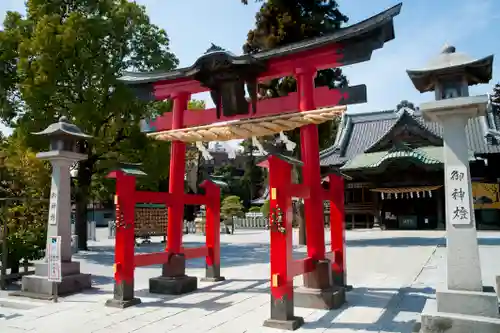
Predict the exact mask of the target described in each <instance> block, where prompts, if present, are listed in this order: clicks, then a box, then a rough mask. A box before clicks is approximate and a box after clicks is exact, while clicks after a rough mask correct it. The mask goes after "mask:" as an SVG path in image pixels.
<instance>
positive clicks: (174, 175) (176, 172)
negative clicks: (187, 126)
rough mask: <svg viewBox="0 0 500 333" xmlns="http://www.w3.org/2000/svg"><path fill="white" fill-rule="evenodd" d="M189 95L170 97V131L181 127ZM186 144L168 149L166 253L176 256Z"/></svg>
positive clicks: (180, 226) (176, 142) (180, 224)
mask: <svg viewBox="0 0 500 333" xmlns="http://www.w3.org/2000/svg"><path fill="white" fill-rule="evenodd" d="M189 98H190V94H188V93H178V94H176V95H174V96H172V99H173V101H174V106H173V114H172V129H180V128H182V127H183V118H184V111H185V110H186V109H187V106H188V102H189ZM185 165H186V144H185V143H184V142H181V141H173V142H172V146H171V149H170V175H169V176H170V177H169V178H170V179H169V192H170V193H171V194H173V196H172V203H171V204H170V206H169V207H168V224H167V230H166V231H167V251H168V252H170V253H171V254H178V253H180V252H181V247H182V224H183V218H184V202H183V201H182V198H183V194H184V173H185V168H186V166H185Z"/></svg>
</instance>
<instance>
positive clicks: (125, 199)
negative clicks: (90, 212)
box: [106, 170, 141, 308]
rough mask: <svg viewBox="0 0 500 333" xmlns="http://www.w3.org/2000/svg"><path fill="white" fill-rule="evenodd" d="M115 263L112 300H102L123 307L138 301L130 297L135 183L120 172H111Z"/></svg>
mask: <svg viewBox="0 0 500 333" xmlns="http://www.w3.org/2000/svg"><path fill="white" fill-rule="evenodd" d="M115 176H116V194H115V227H116V245H115V264H114V267H113V269H114V278H115V285H114V293H113V299H110V300H108V301H107V302H106V305H107V306H111V307H118V308H126V307H129V306H132V305H136V304H139V303H141V300H140V299H139V298H135V297H134V269H135V266H134V254H135V253H134V249H135V236H134V229H135V228H134V226H135V201H134V193H135V185H136V179H135V177H134V176H130V175H126V174H125V173H123V172H122V171H119V170H118V171H115Z"/></svg>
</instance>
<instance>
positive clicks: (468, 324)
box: [420, 299, 500, 333]
mask: <svg viewBox="0 0 500 333" xmlns="http://www.w3.org/2000/svg"><path fill="white" fill-rule="evenodd" d="M421 321H422V322H421V325H420V333H442V332H446V333H476V332H477V333H479V332H481V333H498V332H500V318H490V317H481V316H471V315H464V314H455V313H446V312H439V311H438V310H437V302H436V300H433V299H429V300H427V302H426V304H425V307H424V309H423V310H422V318H421Z"/></svg>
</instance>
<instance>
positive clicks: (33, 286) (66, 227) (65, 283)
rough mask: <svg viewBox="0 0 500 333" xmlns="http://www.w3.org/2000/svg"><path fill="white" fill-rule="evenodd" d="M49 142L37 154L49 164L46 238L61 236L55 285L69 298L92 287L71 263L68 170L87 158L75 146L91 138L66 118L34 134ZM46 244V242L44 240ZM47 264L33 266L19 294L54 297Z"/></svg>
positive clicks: (58, 290) (69, 184)
mask: <svg viewBox="0 0 500 333" xmlns="http://www.w3.org/2000/svg"><path fill="white" fill-rule="evenodd" d="M33 134H34V135H39V136H46V137H48V138H49V139H50V150H49V151H45V152H40V153H38V154H37V157H38V158H39V159H42V160H48V161H50V163H51V164H52V185H51V188H50V202H49V205H50V206H49V214H48V227H47V237H48V238H49V237H51V236H61V245H60V246H61V272H62V282H59V283H58V286H57V289H56V290H57V292H58V294H71V293H74V292H78V291H81V290H84V289H88V288H90V287H91V279H90V274H82V273H80V263H79V262H73V261H72V260H71V256H72V251H71V175H70V167H71V166H72V165H73V164H74V163H75V162H78V161H81V160H84V159H86V158H87V155H85V154H81V153H78V152H77V142H78V141H79V140H84V139H88V138H91V136H89V135H87V134H84V133H83V132H82V131H81V130H80V129H79V128H78V127H77V126H75V125H73V124H71V123H70V122H69V121H68V119H67V118H66V117H61V118H60V119H59V121H58V122H57V123H53V124H51V125H49V126H48V127H47V128H46V129H45V130H43V131H41V132H38V133H33ZM47 241H48V239H47ZM47 277H48V263H47V259H45V260H44V261H43V262H41V263H37V264H36V268H35V275H31V276H24V277H23V281H22V292H24V293H26V294H27V295H29V294H38V295H45V296H47V297H50V296H51V295H53V293H54V290H53V287H54V286H53V283H52V282H49V281H48V280H47Z"/></svg>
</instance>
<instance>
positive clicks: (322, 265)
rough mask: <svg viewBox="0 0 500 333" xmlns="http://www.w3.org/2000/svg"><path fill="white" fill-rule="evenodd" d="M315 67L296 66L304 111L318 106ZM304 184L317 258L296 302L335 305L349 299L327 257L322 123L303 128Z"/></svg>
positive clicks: (311, 252) (311, 251)
mask: <svg viewBox="0 0 500 333" xmlns="http://www.w3.org/2000/svg"><path fill="white" fill-rule="evenodd" d="M316 73H317V71H316V69H315V68H314V67H305V68H300V69H297V70H296V77H297V91H298V93H299V94H298V95H299V109H300V111H310V110H314V109H316V107H315V103H314V78H315V77H316ZM300 143H301V157H302V162H303V163H304V165H303V168H302V177H303V184H304V185H305V186H307V187H309V188H310V195H309V197H308V198H307V199H304V211H305V212H304V213H305V226H306V239H307V255H308V257H310V258H312V259H313V260H314V262H315V266H316V268H315V270H314V271H312V272H310V273H306V274H304V287H302V288H297V290H296V297H295V299H296V302H295V303H296V305H297V306H302V307H308V308H318V309H334V308H338V307H340V306H342V304H344V302H345V290H344V289H343V288H341V287H339V286H335V285H334V284H333V280H332V271H331V266H332V265H331V261H330V259H326V258H325V223H324V208H323V199H324V191H323V188H322V186H321V171H320V164H319V133H318V126H317V125H314V124H311V125H306V126H303V127H301V129H300Z"/></svg>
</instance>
